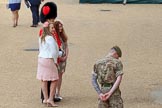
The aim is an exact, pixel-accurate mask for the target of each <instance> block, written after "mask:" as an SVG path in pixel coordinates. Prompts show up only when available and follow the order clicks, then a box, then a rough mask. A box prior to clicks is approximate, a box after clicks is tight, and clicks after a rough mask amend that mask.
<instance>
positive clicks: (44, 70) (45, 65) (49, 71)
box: [37, 58, 59, 81]
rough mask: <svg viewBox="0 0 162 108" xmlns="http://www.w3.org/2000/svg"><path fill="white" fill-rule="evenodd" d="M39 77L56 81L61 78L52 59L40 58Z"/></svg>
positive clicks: (39, 78)
mask: <svg viewBox="0 0 162 108" xmlns="http://www.w3.org/2000/svg"><path fill="white" fill-rule="evenodd" d="M37 79H38V80H43V81H55V80H58V79H59V76H58V69H57V67H56V64H55V63H54V61H53V60H52V59H49V58H38V69H37Z"/></svg>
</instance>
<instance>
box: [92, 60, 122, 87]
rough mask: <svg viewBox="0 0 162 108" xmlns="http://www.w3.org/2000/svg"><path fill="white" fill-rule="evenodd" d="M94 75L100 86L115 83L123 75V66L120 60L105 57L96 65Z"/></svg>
mask: <svg viewBox="0 0 162 108" xmlns="http://www.w3.org/2000/svg"><path fill="white" fill-rule="evenodd" d="M94 74H96V75H97V80H98V82H99V83H100V84H104V83H114V82H115V81H116V78H117V77H118V76H119V75H122V74H123V64H122V62H121V61H120V60H119V59H115V58H113V57H105V58H104V59H101V60H99V61H97V62H96V63H95V65H94Z"/></svg>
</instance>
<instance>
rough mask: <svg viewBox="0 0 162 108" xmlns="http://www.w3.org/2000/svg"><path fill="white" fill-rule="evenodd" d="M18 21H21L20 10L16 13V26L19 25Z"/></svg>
mask: <svg viewBox="0 0 162 108" xmlns="http://www.w3.org/2000/svg"><path fill="white" fill-rule="evenodd" d="M18 20H19V10H17V11H16V21H15V24H16V26H17V25H18Z"/></svg>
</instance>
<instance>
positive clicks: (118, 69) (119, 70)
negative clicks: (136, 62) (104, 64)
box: [115, 62, 123, 77]
mask: <svg viewBox="0 0 162 108" xmlns="http://www.w3.org/2000/svg"><path fill="white" fill-rule="evenodd" d="M115 73H116V77H118V76H119V75H123V64H122V62H118V63H117V64H116V69H115Z"/></svg>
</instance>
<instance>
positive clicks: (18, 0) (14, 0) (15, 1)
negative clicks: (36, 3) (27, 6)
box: [8, 0, 21, 4]
mask: <svg viewBox="0 0 162 108" xmlns="http://www.w3.org/2000/svg"><path fill="white" fill-rule="evenodd" d="M8 1H9V4H13V3H21V0H8Z"/></svg>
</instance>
